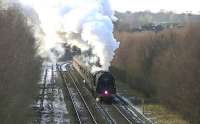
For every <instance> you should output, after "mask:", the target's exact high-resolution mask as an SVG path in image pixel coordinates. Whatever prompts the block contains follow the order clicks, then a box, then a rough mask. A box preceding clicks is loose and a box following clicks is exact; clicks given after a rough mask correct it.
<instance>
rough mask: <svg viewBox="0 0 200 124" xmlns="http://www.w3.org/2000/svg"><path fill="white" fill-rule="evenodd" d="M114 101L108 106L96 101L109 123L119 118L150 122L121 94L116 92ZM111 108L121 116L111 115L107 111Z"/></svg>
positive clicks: (138, 123) (140, 123) (132, 122)
mask: <svg viewBox="0 0 200 124" xmlns="http://www.w3.org/2000/svg"><path fill="white" fill-rule="evenodd" d="M79 77H80V78H82V79H80V80H83V77H81V76H80V75H79ZM80 85H81V84H80ZM114 101H115V102H114V103H113V104H112V105H108V106H107V105H102V104H99V103H97V106H98V108H101V112H102V113H103V115H104V116H105V118H107V119H106V120H107V121H108V122H109V123H112V124H115V123H120V122H119V121H121V120H122V121H123V120H124V121H123V123H128V124H152V122H151V121H150V120H148V119H147V118H146V117H145V116H144V115H143V114H141V113H140V112H138V110H136V109H135V108H134V107H133V105H132V104H131V103H130V102H129V101H127V100H125V99H124V98H123V97H122V96H120V95H118V94H117V95H116V96H115V97H114ZM111 108H112V111H117V112H118V115H120V116H121V117H119V116H118V117H117V118H116V117H113V116H112V114H110V113H112V112H109V111H107V110H108V109H111ZM114 109H115V110H114ZM120 118H121V119H120ZM122 118H123V119H122ZM116 120H117V121H116Z"/></svg>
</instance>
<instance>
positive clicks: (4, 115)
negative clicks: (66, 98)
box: [0, 4, 41, 124]
mask: <svg viewBox="0 0 200 124" xmlns="http://www.w3.org/2000/svg"><path fill="white" fill-rule="evenodd" d="M0 8H1V9H0V123H1V124H27V123H28V122H29V121H30V119H31V118H30V116H31V114H32V111H31V106H30V105H31V104H32V103H33V101H34V97H35V96H36V94H37V92H38V91H37V90H38V88H37V82H38V81H39V79H40V68H41V60H40V58H39V57H37V56H36V51H37V48H36V46H35V40H36V39H35V38H34V35H33V34H34V33H33V30H32V27H31V26H30V25H28V22H27V20H28V17H27V16H25V15H24V13H23V9H22V8H21V7H20V6H19V5H17V4H13V5H11V6H9V7H8V8H2V7H0Z"/></svg>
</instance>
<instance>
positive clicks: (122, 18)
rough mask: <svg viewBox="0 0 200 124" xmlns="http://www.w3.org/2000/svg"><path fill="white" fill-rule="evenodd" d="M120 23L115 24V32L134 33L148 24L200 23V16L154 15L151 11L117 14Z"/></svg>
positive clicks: (168, 13) (167, 13)
mask: <svg viewBox="0 0 200 124" xmlns="http://www.w3.org/2000/svg"><path fill="white" fill-rule="evenodd" d="M115 16H116V17H117V18H118V21H117V22H115V30H117V31H133V30H134V29H137V28H140V27H142V26H144V25H148V24H154V25H159V24H170V23H171V24H181V25H184V24H185V23H188V22H200V15H193V14H190V13H188V14H185V13H183V14H175V13H173V12H159V13H152V12H149V11H144V12H135V13H131V12H126V13H120V12H115Z"/></svg>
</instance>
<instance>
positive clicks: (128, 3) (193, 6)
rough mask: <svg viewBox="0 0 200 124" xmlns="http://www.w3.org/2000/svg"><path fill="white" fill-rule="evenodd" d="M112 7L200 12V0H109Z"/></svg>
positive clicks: (154, 10) (123, 10)
mask: <svg viewBox="0 0 200 124" xmlns="http://www.w3.org/2000/svg"><path fill="white" fill-rule="evenodd" d="M110 3H111V6H112V9H114V10H118V11H122V12H125V11H127V10H130V11H133V12H135V11H144V10H150V11H152V12H158V11H159V10H161V9H164V10H167V11H173V12H177V13H182V12H186V11H192V13H198V14H200V0H110Z"/></svg>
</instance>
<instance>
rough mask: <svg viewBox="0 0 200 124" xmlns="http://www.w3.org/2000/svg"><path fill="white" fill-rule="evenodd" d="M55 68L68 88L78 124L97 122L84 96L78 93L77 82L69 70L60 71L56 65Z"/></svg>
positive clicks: (95, 123)
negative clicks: (65, 71)
mask: <svg viewBox="0 0 200 124" xmlns="http://www.w3.org/2000/svg"><path fill="white" fill-rule="evenodd" d="M57 69H58V70H59V72H60V74H61V77H62V78H63V81H64V86H65V87H66V89H67V90H68V94H69V96H70V99H71V101H72V104H73V108H74V110H75V113H76V117H77V122H78V123H79V124H97V122H96V120H95V117H94V116H93V114H92V112H91V110H90V108H89V106H88V105H87V102H86V101H85V99H84V97H83V96H82V94H81V93H80V90H79V89H78V87H77V84H76V82H75V80H74V78H73V77H72V75H71V74H70V72H69V71H68V72H67V73H64V72H62V70H61V68H60V67H59V66H58V65H57Z"/></svg>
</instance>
